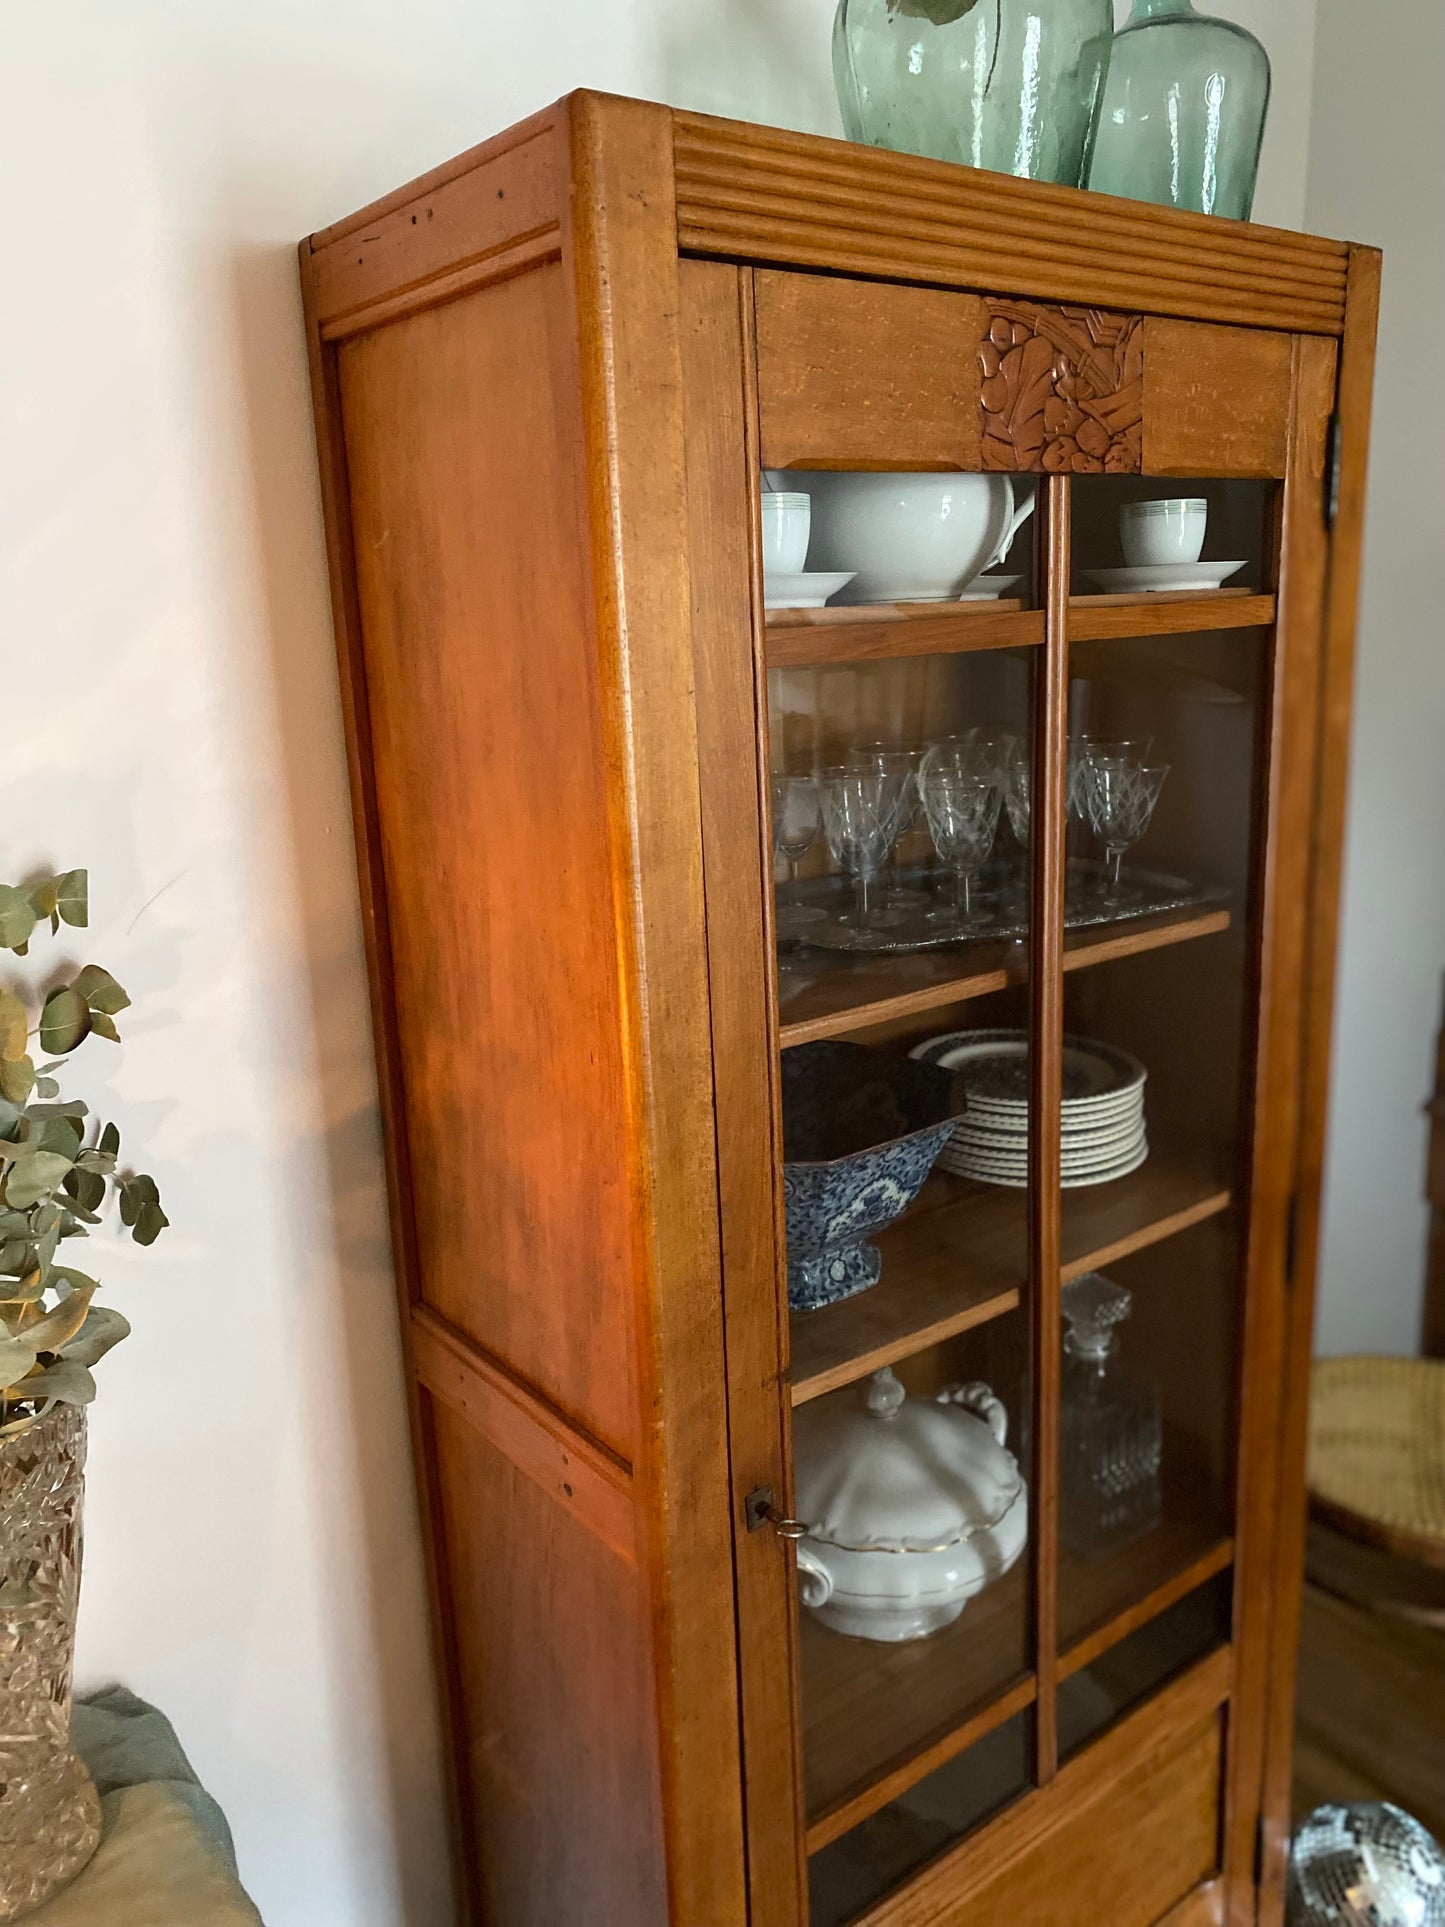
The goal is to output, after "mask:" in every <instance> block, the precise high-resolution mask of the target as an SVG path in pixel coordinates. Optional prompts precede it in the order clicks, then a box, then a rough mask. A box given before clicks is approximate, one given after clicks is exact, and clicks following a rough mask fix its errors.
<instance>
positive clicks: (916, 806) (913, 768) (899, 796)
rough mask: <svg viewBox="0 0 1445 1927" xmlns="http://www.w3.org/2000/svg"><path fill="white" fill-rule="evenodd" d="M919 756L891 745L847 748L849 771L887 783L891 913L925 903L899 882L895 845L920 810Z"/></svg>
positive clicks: (919, 893)
mask: <svg viewBox="0 0 1445 1927" xmlns="http://www.w3.org/2000/svg"><path fill="white" fill-rule="evenodd" d="M920 753H921V752H920V751H918V750H916V749H895V748H894V747H893V745H892V744H891V743H852V744H850V745H849V748H848V760H847V767H848V768H849V769H865V770H874V771H876V772H877V773H878V774H879V775H880V776H882V777H883V778H884V779H885V781H886V785H887V791H888V796H889V800H890V802H891V805H892V808H893V811H894V815H895V817H896V822H895V824H894V828H893V841H892V845H891V847H890V849H889V852H888V892H887V899H886V900H887V903H888V906H889V908H890V909H894V910H904V909H912V908H913V907H914V906H915V905H918V904H921V903H925V902H927V897H926V895H925V893H924V892H923V891H922V890H911V889H908V888H907V887H906V886H904V885H903V884H901V883H900V882H899V880H898V844H899V841H900V839H901V838H902V837H903V836H904V834H905V833H906V832H907V831H908V830H910V829H911V828H912V827H913V825H914V823H915V822H916V821H917V818H918V813H919V810H920V808H921V807H922V803H921V799H920V797H919V794H918V759H919V755H920Z"/></svg>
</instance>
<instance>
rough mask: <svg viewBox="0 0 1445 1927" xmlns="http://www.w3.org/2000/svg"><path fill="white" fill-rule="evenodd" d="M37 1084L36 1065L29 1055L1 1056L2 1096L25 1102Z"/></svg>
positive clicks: (14, 1101) (0, 1086) (21, 1102)
mask: <svg viewBox="0 0 1445 1927" xmlns="http://www.w3.org/2000/svg"><path fill="white" fill-rule="evenodd" d="M34 1085H35V1066H34V1065H33V1064H32V1063H31V1061H30V1059H29V1058H28V1057H0V1096H3V1097H8V1098H9V1099H10V1101H11V1103H12V1104H23V1103H24V1102H25V1100H26V1098H27V1097H29V1095H30V1093H31V1090H32V1089H33V1088H34Z"/></svg>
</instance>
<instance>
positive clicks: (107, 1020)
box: [90, 1010, 120, 1044]
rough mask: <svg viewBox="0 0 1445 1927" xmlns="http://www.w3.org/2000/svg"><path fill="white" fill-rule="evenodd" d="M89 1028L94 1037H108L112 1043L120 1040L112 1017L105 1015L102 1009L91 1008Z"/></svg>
mask: <svg viewBox="0 0 1445 1927" xmlns="http://www.w3.org/2000/svg"><path fill="white" fill-rule="evenodd" d="M90 1029H91V1035H92V1036H94V1037H108V1038H109V1039H110V1041H111V1043H112V1044H118V1043H119V1042H120V1032H119V1031H118V1030H117V1029H116V1027H115V1019H114V1017H107V1015H106V1014H105V1012H104V1011H103V1010H93V1011H92V1012H91V1013H90Z"/></svg>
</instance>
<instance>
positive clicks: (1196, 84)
mask: <svg viewBox="0 0 1445 1927" xmlns="http://www.w3.org/2000/svg"><path fill="white" fill-rule="evenodd" d="M1268 105H1269V56H1268V54H1266V52H1265V51H1264V48H1263V47H1261V46H1260V44H1259V42H1258V41H1257V40H1256V39H1255V37H1254V35H1253V34H1252V33H1247V32H1246V31H1245V29H1244V28H1243V27H1240V26H1236V25H1235V23H1234V22H1233V21H1232V20H1214V19H1211V18H1209V17H1208V16H1207V15H1205V14H1199V13H1196V12H1195V11H1194V7H1193V5H1192V0H1134V7H1133V12H1132V13H1131V14H1130V16H1129V20H1128V23H1127V24H1126V25H1125V27H1124V28H1123V30H1122V31H1121V32H1120V33H1118V34H1117V35H1116V36H1115V38H1114V45H1113V48H1112V50H1111V52H1110V55H1109V73H1108V79H1107V80H1106V82H1105V84H1104V92H1103V99H1102V100H1101V102H1100V106H1099V118H1098V121H1097V123H1096V125H1095V128H1094V135H1093V141H1092V144H1091V149H1090V153H1089V160H1088V166H1087V169H1086V173H1085V179H1086V181H1087V184H1088V185H1089V186H1090V187H1091V188H1093V189H1095V191H1096V192H1098V193H1100V194H1123V195H1126V196H1127V197H1128V198H1129V199H1130V200H1134V201H1157V202H1158V203H1159V204H1160V205H1161V206H1163V207H1189V208H1194V209H1195V210H1197V212H1199V213H1201V214H1223V215H1227V216H1229V217H1230V218H1231V219H1233V220H1236V221H1247V220H1248V219H1249V210H1250V208H1251V207H1252V205H1253V203H1254V180H1255V175H1256V174H1257V173H1258V171H1259V148H1260V142H1261V141H1262V140H1263V138H1264V116H1265V109H1266V108H1267V107H1268Z"/></svg>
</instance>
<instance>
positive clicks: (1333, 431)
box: [1325, 414, 1344, 529]
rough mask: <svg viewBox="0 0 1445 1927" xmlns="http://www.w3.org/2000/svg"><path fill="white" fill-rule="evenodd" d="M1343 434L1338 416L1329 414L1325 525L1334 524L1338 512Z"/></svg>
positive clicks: (1329, 527)
mask: <svg viewBox="0 0 1445 1927" xmlns="http://www.w3.org/2000/svg"><path fill="white" fill-rule="evenodd" d="M1343 444H1344V436H1343V435H1342V434H1341V433H1340V418H1339V416H1338V415H1337V414H1336V415H1331V416H1330V435H1329V440H1328V442H1326V444H1325V478H1326V491H1325V527H1326V528H1327V529H1332V528H1333V527H1334V526H1335V517H1336V516H1337V515H1338V514H1339V512H1340V462H1341V453H1340V451H1341V448H1342V447H1343Z"/></svg>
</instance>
